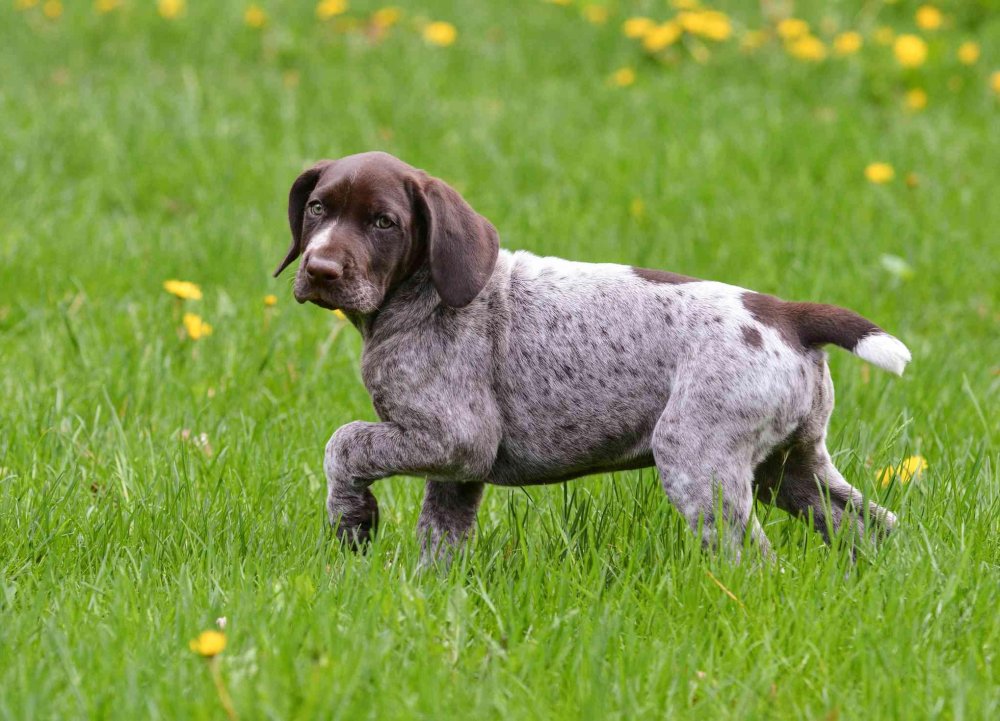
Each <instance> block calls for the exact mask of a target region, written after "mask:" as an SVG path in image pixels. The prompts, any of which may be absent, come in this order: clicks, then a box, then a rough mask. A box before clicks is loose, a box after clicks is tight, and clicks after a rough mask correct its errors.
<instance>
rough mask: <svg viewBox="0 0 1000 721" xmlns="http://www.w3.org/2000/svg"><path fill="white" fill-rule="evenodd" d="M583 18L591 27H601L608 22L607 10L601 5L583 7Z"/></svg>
mask: <svg viewBox="0 0 1000 721" xmlns="http://www.w3.org/2000/svg"><path fill="white" fill-rule="evenodd" d="M582 12H583V17H584V19H585V20H586V21H587V22H588V23H591V24H592V25H603V24H604V23H606V22H607V21H608V9H607V8H606V7H604V6H603V5H584V7H583V11H582Z"/></svg>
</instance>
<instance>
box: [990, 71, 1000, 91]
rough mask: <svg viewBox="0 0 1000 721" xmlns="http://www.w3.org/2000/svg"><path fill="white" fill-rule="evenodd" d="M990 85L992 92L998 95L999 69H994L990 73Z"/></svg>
mask: <svg viewBox="0 0 1000 721" xmlns="http://www.w3.org/2000/svg"><path fill="white" fill-rule="evenodd" d="M990 87H991V88H992V89H993V92H994V93H996V94H997V95H1000V70H994V71H993V74H992V75H990Z"/></svg>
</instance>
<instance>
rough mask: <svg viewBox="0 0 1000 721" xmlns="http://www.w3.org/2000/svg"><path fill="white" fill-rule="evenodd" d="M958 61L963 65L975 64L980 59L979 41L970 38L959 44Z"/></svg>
mask: <svg viewBox="0 0 1000 721" xmlns="http://www.w3.org/2000/svg"><path fill="white" fill-rule="evenodd" d="M956 54H957V55H958V61H959V62H960V63H962V65H975V64H976V63H977V62H978V61H979V54H980V50H979V43H974V42H972V41H971V40H968V41H966V42H964V43H962V44H961V45H959V46H958V53H956Z"/></svg>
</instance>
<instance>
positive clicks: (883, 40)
mask: <svg viewBox="0 0 1000 721" xmlns="http://www.w3.org/2000/svg"><path fill="white" fill-rule="evenodd" d="M895 39H896V31H895V30H893V29H892V28H891V27H889V26H888V25H883V26H882V27H880V28H878V29H877V30H876V31H875V42H877V43H878V44H879V45H892V43H893V41H894V40H895Z"/></svg>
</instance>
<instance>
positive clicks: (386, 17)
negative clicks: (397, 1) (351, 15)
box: [372, 7, 402, 29]
mask: <svg viewBox="0 0 1000 721" xmlns="http://www.w3.org/2000/svg"><path fill="white" fill-rule="evenodd" d="M400 17H402V12H400V10H399V8H396V7H387V8H380V9H378V10H376V11H375V12H373V13H372V25H374V26H375V27H377V28H383V29H385V28H391V27H392V26H393V25H395V24H396V23H398V22H399V18H400Z"/></svg>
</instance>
